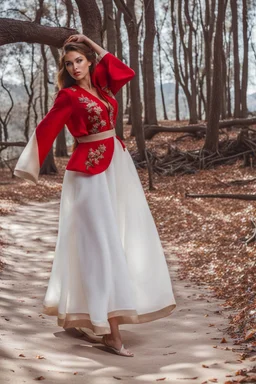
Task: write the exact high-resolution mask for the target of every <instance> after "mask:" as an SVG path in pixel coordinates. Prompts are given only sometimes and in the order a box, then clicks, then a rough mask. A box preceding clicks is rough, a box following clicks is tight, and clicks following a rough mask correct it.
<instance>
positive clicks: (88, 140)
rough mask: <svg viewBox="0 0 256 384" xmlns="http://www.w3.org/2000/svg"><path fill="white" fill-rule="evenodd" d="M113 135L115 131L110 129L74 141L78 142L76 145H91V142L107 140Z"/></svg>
mask: <svg viewBox="0 0 256 384" xmlns="http://www.w3.org/2000/svg"><path fill="white" fill-rule="evenodd" d="M115 135H116V130H115V128H114V129H110V130H109V131H104V132H100V133H93V134H92V135H86V136H80V137H76V140H77V141H78V143H91V142H92V141H97V140H103V139H108V138H109V137H113V136H115Z"/></svg>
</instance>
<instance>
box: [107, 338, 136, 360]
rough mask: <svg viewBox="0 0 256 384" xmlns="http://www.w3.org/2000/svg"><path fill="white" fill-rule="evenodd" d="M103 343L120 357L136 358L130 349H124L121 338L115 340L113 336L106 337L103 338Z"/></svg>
mask: <svg viewBox="0 0 256 384" xmlns="http://www.w3.org/2000/svg"><path fill="white" fill-rule="evenodd" d="M102 342H103V344H104V345H105V346H106V347H108V348H110V349H111V350H112V351H113V352H115V353H116V354H118V355H121V356H127V357H133V356H134V354H133V353H132V352H131V351H129V349H126V348H125V347H124V345H123V344H122V341H121V339H120V338H113V337H112V335H111V334H110V335H109V334H107V335H104V336H103V338H102Z"/></svg>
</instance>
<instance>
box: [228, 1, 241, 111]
mask: <svg viewBox="0 0 256 384" xmlns="http://www.w3.org/2000/svg"><path fill="white" fill-rule="evenodd" d="M230 6H231V12H232V31H233V53H234V88H235V94H234V97H235V109H234V117H241V116H240V104H241V100H240V59H239V45H238V15H237V1H234V0H231V1H230Z"/></svg>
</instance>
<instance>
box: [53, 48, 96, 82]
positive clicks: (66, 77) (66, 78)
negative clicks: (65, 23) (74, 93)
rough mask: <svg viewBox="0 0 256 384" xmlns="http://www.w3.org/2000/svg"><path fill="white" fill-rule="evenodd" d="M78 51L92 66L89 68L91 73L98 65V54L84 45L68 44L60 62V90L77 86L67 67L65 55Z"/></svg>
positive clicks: (63, 50)
mask: <svg viewBox="0 0 256 384" xmlns="http://www.w3.org/2000/svg"><path fill="white" fill-rule="evenodd" d="M71 51H76V52H79V53H81V54H82V55H84V56H85V57H86V58H87V60H88V61H90V62H91V63H92V64H91V66H90V67H89V68H90V69H89V70H90V73H92V72H93V70H94V67H95V63H96V54H95V52H94V51H93V50H92V49H91V48H90V47H89V46H88V45H86V44H84V43H72V42H71V43H66V44H64V46H63V48H62V55H61V57H60V62H59V72H58V76H57V84H58V88H59V89H63V88H68V87H71V86H72V85H75V84H76V80H75V79H73V78H72V77H71V76H70V74H69V73H68V71H67V69H66V66H65V55H66V54H67V53H68V52H71Z"/></svg>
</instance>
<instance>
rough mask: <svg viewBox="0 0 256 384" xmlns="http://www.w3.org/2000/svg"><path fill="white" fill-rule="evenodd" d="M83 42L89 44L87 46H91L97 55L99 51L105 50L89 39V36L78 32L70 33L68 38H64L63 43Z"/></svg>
mask: <svg viewBox="0 0 256 384" xmlns="http://www.w3.org/2000/svg"><path fill="white" fill-rule="evenodd" d="M72 42H74V43H84V44H87V45H89V47H91V48H92V49H93V50H94V52H96V53H97V54H98V55H100V54H101V53H104V52H106V51H105V50H104V49H103V48H102V47H101V46H99V45H98V44H96V43H95V42H94V41H92V40H91V39H89V37H87V36H86V35H82V34H81V35H80V34H77V35H71V36H69V38H68V39H67V40H66V42H65V44H67V43H72Z"/></svg>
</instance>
